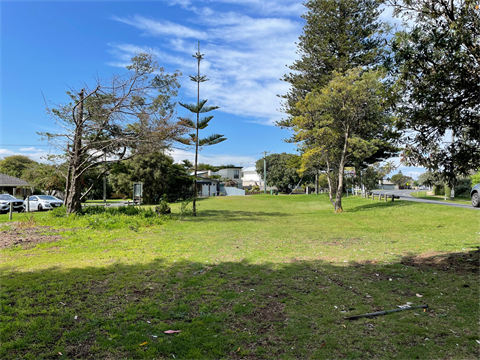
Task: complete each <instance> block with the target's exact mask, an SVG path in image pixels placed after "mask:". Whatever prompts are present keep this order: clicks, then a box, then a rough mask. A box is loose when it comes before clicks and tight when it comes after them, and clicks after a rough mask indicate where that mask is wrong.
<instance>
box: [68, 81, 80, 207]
mask: <svg viewBox="0 0 480 360" xmlns="http://www.w3.org/2000/svg"><path fill="white" fill-rule="evenodd" d="M78 95H79V101H78V109H77V114H76V116H75V122H76V126H75V135H74V139H73V149H72V154H71V155H70V164H69V166H70V169H71V175H70V176H71V177H70V182H69V185H70V186H69V187H68V188H67V191H68V196H67V197H66V207H67V214H72V213H77V212H80V211H81V210H82V203H81V202H80V190H81V185H82V184H81V177H80V176H79V172H80V169H79V168H80V164H81V162H82V156H81V153H80V150H81V148H82V129H83V101H84V98H85V92H84V90H83V89H82V90H80V93H79V94H78Z"/></svg>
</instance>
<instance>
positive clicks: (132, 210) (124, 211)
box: [80, 206, 156, 218]
mask: <svg viewBox="0 0 480 360" xmlns="http://www.w3.org/2000/svg"><path fill="white" fill-rule="evenodd" d="M80 214H81V215H97V214H108V215H126V216H141V217H144V218H150V217H156V214H155V212H154V211H153V210H152V209H151V208H147V209H144V208H143V209H142V208H141V207H138V206H115V207H105V206H85V207H83V208H82V211H81V213H80Z"/></svg>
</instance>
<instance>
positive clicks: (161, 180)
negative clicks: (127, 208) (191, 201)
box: [109, 152, 191, 203]
mask: <svg viewBox="0 0 480 360" xmlns="http://www.w3.org/2000/svg"><path fill="white" fill-rule="evenodd" d="M109 180H110V182H111V184H112V187H113V189H114V190H115V192H117V193H121V194H125V195H128V196H131V193H132V191H133V183H134V182H143V198H144V201H145V202H147V203H156V202H157V201H158V200H159V199H160V196H161V195H162V194H167V195H168V196H170V195H171V196H176V197H186V196H187V192H188V188H189V185H190V184H191V178H190V176H189V175H188V170H187V169H186V168H185V167H184V166H183V165H181V164H175V163H174V160H173V158H172V157H170V156H167V155H164V154H162V153H160V152H155V153H151V154H147V155H137V156H135V157H134V158H132V159H129V160H126V161H123V162H121V163H118V164H115V165H114V166H113V167H112V170H111V174H110V176H109Z"/></svg>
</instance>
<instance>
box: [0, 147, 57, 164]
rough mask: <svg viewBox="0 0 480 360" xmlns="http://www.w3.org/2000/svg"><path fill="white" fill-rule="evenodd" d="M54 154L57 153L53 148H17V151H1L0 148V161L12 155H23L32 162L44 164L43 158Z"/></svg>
mask: <svg viewBox="0 0 480 360" xmlns="http://www.w3.org/2000/svg"><path fill="white" fill-rule="evenodd" d="M54 153H55V154H56V153H57V151H55V149H54V148H52V149H48V148H43V149H40V148H36V147H28V148H18V150H11V149H2V148H0V159H2V158H4V157H8V156H12V155H23V156H27V157H29V158H30V159H32V160H35V161H37V162H45V161H46V160H45V158H46V157H47V156H48V155H51V154H54Z"/></svg>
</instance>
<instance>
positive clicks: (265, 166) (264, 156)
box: [263, 151, 267, 194]
mask: <svg viewBox="0 0 480 360" xmlns="http://www.w3.org/2000/svg"><path fill="white" fill-rule="evenodd" d="M263 190H264V191H265V194H266V193H267V152H266V151H264V152H263Z"/></svg>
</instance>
